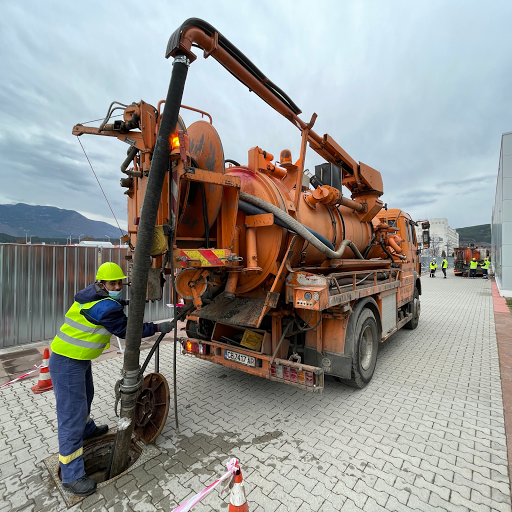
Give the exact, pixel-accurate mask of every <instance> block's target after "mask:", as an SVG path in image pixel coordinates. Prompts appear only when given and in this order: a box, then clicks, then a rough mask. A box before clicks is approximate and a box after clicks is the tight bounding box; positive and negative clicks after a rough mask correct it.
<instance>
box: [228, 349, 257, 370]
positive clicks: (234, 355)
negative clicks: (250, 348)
mask: <svg viewBox="0 0 512 512" xmlns="http://www.w3.org/2000/svg"><path fill="white" fill-rule="evenodd" d="M224 357H225V358H226V359H227V360H228V361H235V363H240V364H245V366H256V358H254V357H251V356H246V355H245V354H239V353H238V352H232V351H231V350H226V351H225V352H224Z"/></svg>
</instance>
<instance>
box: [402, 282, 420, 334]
mask: <svg viewBox="0 0 512 512" xmlns="http://www.w3.org/2000/svg"><path fill="white" fill-rule="evenodd" d="M412 311H413V317H412V318H411V320H409V321H408V322H407V323H406V324H405V325H404V327H405V328H406V329H411V330H412V329H416V327H418V323H419V321H420V313H421V304H420V294H419V292H418V288H414V296H413V299H412Z"/></svg>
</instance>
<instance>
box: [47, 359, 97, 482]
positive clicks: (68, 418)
mask: <svg viewBox="0 0 512 512" xmlns="http://www.w3.org/2000/svg"><path fill="white" fill-rule="evenodd" d="M50 375H51V377H52V383H53V391H54V392H55V401H56V404H57V428H58V437H59V462H60V468H61V475H62V482H63V483H65V484H66V483H70V482H73V481H75V480H76V479H77V478H80V477H81V476H84V475H85V468H84V460H83V456H82V451H83V440H84V439H85V438H86V437H87V436H89V435H90V434H91V433H92V432H94V430H95V429H96V424H95V423H94V421H93V420H92V419H91V418H90V417H89V414H90V412H91V403H92V399H93V397H94V385H93V382H92V370H91V361H81V360H79V359H71V358H70V357H65V356H61V355H59V354H55V353H53V352H52V355H51V356H50Z"/></svg>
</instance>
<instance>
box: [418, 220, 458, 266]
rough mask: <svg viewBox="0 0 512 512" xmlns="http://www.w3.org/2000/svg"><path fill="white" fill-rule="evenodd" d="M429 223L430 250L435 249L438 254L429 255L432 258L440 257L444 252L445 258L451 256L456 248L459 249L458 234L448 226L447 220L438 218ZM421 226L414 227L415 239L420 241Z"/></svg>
mask: <svg viewBox="0 0 512 512" xmlns="http://www.w3.org/2000/svg"><path fill="white" fill-rule="evenodd" d="M428 221H429V222H430V249H431V252H432V250H433V249H437V251H436V252H437V253H438V254H431V255H432V256H441V254H442V252H443V251H445V253H446V255H447V256H451V255H452V254H453V251H454V249H455V248H456V247H459V233H457V231H455V229H453V228H451V227H450V226H448V219H447V218H445V217H439V218H435V219H428ZM422 231H423V230H422V229H421V224H420V225H419V226H416V238H417V239H418V241H419V240H421V239H422Z"/></svg>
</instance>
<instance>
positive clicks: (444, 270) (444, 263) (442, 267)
mask: <svg viewBox="0 0 512 512" xmlns="http://www.w3.org/2000/svg"><path fill="white" fill-rule="evenodd" d="M447 268H448V260H447V259H446V257H444V258H443V262H442V263H441V270H442V271H443V274H444V278H445V279H446V269H447Z"/></svg>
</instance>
